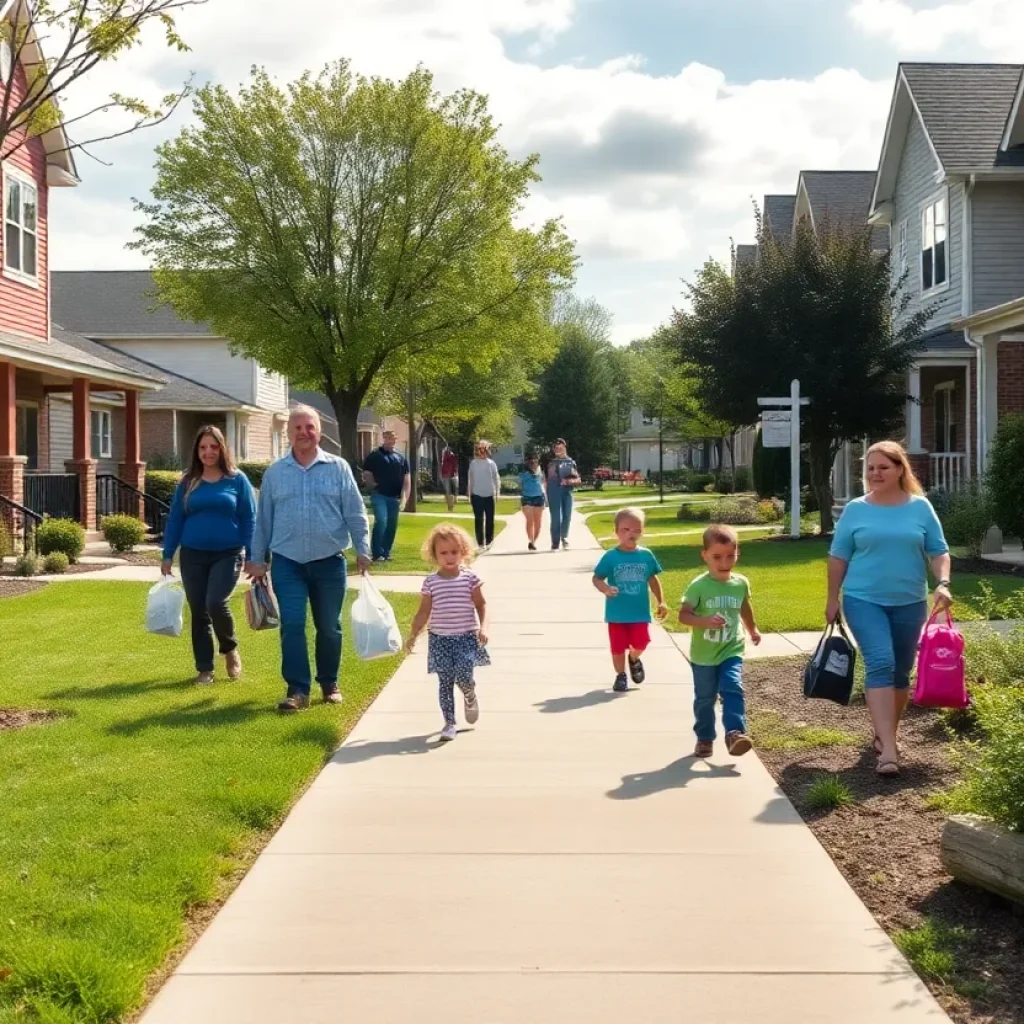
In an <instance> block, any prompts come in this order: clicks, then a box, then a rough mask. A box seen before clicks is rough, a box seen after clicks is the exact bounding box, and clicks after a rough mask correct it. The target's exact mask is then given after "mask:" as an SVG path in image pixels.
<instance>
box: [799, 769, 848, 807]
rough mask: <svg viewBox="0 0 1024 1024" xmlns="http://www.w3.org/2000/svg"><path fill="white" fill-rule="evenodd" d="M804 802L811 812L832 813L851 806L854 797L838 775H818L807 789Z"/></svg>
mask: <svg viewBox="0 0 1024 1024" xmlns="http://www.w3.org/2000/svg"><path fill="white" fill-rule="evenodd" d="M805 800H806V803H807V806H808V807H809V808H810V809H811V810H812V811H834V810H837V809H838V808H840V807H846V806H847V805H848V804H852V803H853V802H854V801H855V800H856V797H854V795H853V790H852V789H850V787H849V786H848V785H847V784H846V783H845V782H843V780H842V779H841V778H839V776H838V775H819V776H818V777H817V778H816V779H815V780H814V781H813V782H812V783H811V784H810V786H808V787H807V796H806V798H805Z"/></svg>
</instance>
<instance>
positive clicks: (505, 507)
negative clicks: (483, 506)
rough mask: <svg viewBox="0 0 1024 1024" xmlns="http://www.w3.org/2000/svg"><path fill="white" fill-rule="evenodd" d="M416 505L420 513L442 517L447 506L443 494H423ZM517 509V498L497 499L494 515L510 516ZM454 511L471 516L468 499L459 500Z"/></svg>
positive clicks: (471, 510)
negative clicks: (433, 513) (432, 513)
mask: <svg viewBox="0 0 1024 1024" xmlns="http://www.w3.org/2000/svg"><path fill="white" fill-rule="evenodd" d="M417 504H418V505H419V506H420V511H421V512H437V513H439V514H441V515H443V514H444V513H446V512H447V511H448V506H447V505H445V501H444V495H443V494H425V495H424V496H423V497H422V498H421V499H420V500H419V502H418V503H417ZM519 509H520V503H519V499H518V498H514V497H508V496H505V497H503V498H499V499H498V503H497V505H495V508H494V512H495V515H499V516H511V515H514V514H515V513H516V512H518V511H519ZM455 511H456V512H458V513H460V514H462V515H469V516H471V515H472V514H473V509H472V507H471V506H470V504H469V498H459V500H458V501H457V502H456V504H455ZM470 525H472V524H470ZM470 532H472V531H470Z"/></svg>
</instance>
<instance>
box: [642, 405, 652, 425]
mask: <svg viewBox="0 0 1024 1024" xmlns="http://www.w3.org/2000/svg"><path fill="white" fill-rule="evenodd" d="M640 422H641V423H642V424H643V425H644V426H645V427H653V426H654V413H652V412H649V411H648V410H646V409H645V410H644V411H643V412H642V413H641V414H640Z"/></svg>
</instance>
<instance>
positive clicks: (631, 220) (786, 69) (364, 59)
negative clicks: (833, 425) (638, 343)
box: [50, 0, 1024, 343]
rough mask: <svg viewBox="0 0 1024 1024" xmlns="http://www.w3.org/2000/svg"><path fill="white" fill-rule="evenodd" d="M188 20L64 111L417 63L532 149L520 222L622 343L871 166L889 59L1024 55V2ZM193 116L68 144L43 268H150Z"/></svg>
mask: <svg viewBox="0 0 1024 1024" xmlns="http://www.w3.org/2000/svg"><path fill="white" fill-rule="evenodd" d="M178 24H179V29H180V31H181V33H182V34H183V35H184V37H185V38H186V40H187V42H188V43H189V44H190V46H191V51H190V52H189V53H186V54H177V53H172V52H170V51H168V50H167V48H166V47H165V46H164V45H163V42H162V38H161V37H160V36H159V35H158V34H153V35H152V36H151V37H150V38H149V39H147V40H146V41H145V45H144V46H142V47H139V48H137V49H135V50H134V51H132V52H131V53H130V54H129V55H127V56H126V57H125V58H123V59H122V60H120V61H119V62H118V63H117V64H116V65H112V66H106V67H100V68H97V69H96V70H95V71H94V72H93V73H92V74H91V75H90V76H89V77H88V78H87V79H82V80H80V82H79V83H77V85H76V88H75V92H74V93H73V94H69V95H68V96H67V98H66V99H65V103H64V109H65V111H66V113H67V115H68V116H75V115H76V114H77V113H80V112H84V111H86V110H89V109H92V108H93V107H95V106H97V105H98V104H99V103H101V102H102V101H103V99H104V98H105V97H106V96H108V95H109V94H110V93H111V92H112V91H117V92H120V93H122V94H126V95H132V96H140V97H143V98H146V99H150V100H157V99H159V97H161V96H163V95H164V94H166V93H167V92H168V91H169V90H171V89H173V88H174V87H175V86H176V85H177V84H180V83H181V82H182V81H184V80H185V78H186V77H187V76H188V75H190V74H192V75H194V76H195V77H194V81H195V82H196V83H198V84H202V83H205V82H216V83H218V84H220V85H223V86H225V87H226V88H228V89H231V90H234V89H237V87H238V86H239V85H240V84H242V83H243V82H244V81H245V80H246V79H247V78H248V75H249V70H250V68H251V67H252V66H253V65H262V66H264V67H266V68H267V70H268V71H269V72H270V73H271V74H272V75H273V76H275V77H277V78H278V79H280V80H281V81H282V82H287V81H289V80H291V79H294V78H296V77H298V75H300V74H301V73H302V72H303V71H305V70H313V71H316V70H319V69H320V68H321V67H322V66H323V65H324V64H325V63H327V62H328V61H331V60H335V59H338V58H342V57H344V58H348V59H349V60H350V61H351V62H352V65H353V67H354V68H355V70H356V71H357V72H360V73H364V74H372V75H382V76H386V77H391V78H398V77H401V76H404V75H405V74H407V73H408V72H409V71H410V70H412V69H413V68H414V67H416V66H417V65H418V64H422V65H424V66H425V67H427V68H429V69H430V70H431V71H432V72H433V73H434V75H435V81H436V84H437V86H438V88H439V89H440V90H442V91H445V92H447V91H451V90H453V89H455V88H459V87H471V88H473V89H476V90H478V91H480V92H484V93H486V94H487V95H488V96H489V98H490V105H491V110H492V111H493V113H494V115H495V118H496V120H497V121H498V122H499V123H500V124H501V125H502V128H501V134H500V139H501V142H502V143H503V144H504V145H505V147H506V148H507V149H508V150H509V151H510V152H511V153H513V154H515V155H517V156H523V155H526V154H528V153H531V152H536V153H539V155H540V158H541V161H540V173H541V175H542V179H543V180H542V181H541V182H539V183H538V184H537V185H536V186H535V187H534V189H533V192H532V194H531V196H530V199H529V201H528V203H527V205H526V208H525V210H524V211H523V214H522V216H523V220H524V222H525V223H540V222H541V221H543V220H545V219H547V218H548V217H552V216H559V217H561V218H562V219H563V220H564V223H565V225H566V228H567V230H568V231H569V233H570V235H571V236H572V237H573V238H574V239H575V240H576V243H577V251H578V254H579V256H580V260H581V267H580V271H579V274H578V277H577V282H576V290H577V291H578V292H579V293H580V294H581V295H584V296H593V297H594V298H596V299H597V300H598V301H599V302H601V303H602V304H603V305H605V306H606V307H607V308H608V309H609V310H611V312H612V313H613V315H614V328H613V337H614V340H615V341H616V342H618V343H625V342H628V341H630V340H633V339H634V338H640V337H644V336H646V335H647V334H649V333H650V332H651V330H653V329H654V328H655V327H657V326H658V324H660V323H662V322H664V321H665V320H666V319H667V318H668V317H669V316H670V315H671V312H672V310H673V308H676V307H679V306H682V305H684V304H685V287H686V282H687V281H692V280H693V277H694V274H695V273H696V272H697V271H698V270H699V268H700V267H701V266H702V265H703V264H704V262H705V261H706V260H707V259H709V258H713V259H717V260H720V261H723V262H727V261H728V258H729V251H730V245H731V243H732V242H735V243H737V244H739V243H743V242H750V241H752V240H753V235H754V217H753V207H752V204H753V203H754V202H755V201H756V202H757V203H760V202H761V200H762V197H763V196H764V195H765V194H770V193H774V192H792V191H794V189H795V187H796V180H797V175H798V173H799V172H800V170H802V169H808V170H809V169H814V170H821V169H843V170H863V169H874V168H875V167H876V166H877V164H878V156H879V152H880V149H881V143H882V137H883V134H884V130H885V121H886V117H887V114H888V110H889V102H890V98H891V95H892V89H893V83H894V80H895V75H896V68H897V65H898V63H899V62H900V61H901V60H917V61H922V60H924V61H928V60H965V61H1024V47H1020V46H1019V45H1018V46H1016V47H1015V46H1013V45H1012V41H1013V40H1014V39H1016V40H1018V41H1019V40H1020V39H1022V38H1024V2H1022V0H289V2H288V3H287V4H281V3H278V2H271V0H208V3H206V4H205V5H204V6H201V7H196V8H192V9H186V10H184V11H182V12H180V13H179V16H178ZM191 116H192V114H191V109H190V108H189V107H182V108H181V109H179V110H178V111H177V112H176V113H175V115H174V116H173V118H172V119H171V120H170V121H168V122H167V123H165V124H163V125H160V126H159V127H157V128H153V129H149V130H147V131H144V132H140V133H136V134H134V135H132V136H130V137H127V138H125V139H120V140H115V141H111V142H106V143H102V144H97V145H96V146H94V147H92V148H91V153H92V154H93V155H94V157H95V158H94V157H92V156H86V155H79V157H78V166H79V173H80V175H81V177H82V179H83V181H82V184H81V185H80V186H79V187H78V188H75V189H54V190H53V193H52V198H51V213H50V242H51V267H52V269H54V270H84V269H94V270H102V269H132V268H139V267H144V266H145V265H146V263H145V258H144V257H143V256H141V255H140V254H138V253H136V252H134V251H132V250H128V249H126V248H125V245H126V243H127V242H129V241H131V240H132V238H133V237H134V235H133V232H134V228H135V226H136V224H137V223H138V215H137V214H136V213H135V211H134V207H133V203H132V198H133V197H135V198H140V199H145V198H147V197H148V194H149V189H150V187H151V185H152V182H153V170H152V166H153V149H154V147H155V146H156V145H157V144H158V143H159V142H161V141H162V140H164V139H167V138H171V137H173V136H175V135H176V134H177V133H178V132H180V131H181V129H182V128H183V127H184V126H185V125H186V124H188V122H189V120H190V118H191ZM86 124H89V122H86ZM92 124H93V125H94V127H93V130H92V133H91V134H93V135H95V134H98V133H102V132H104V131H106V130H108V129H109V128H111V127H116V122H114V121H110V122H106V121H104V122H92ZM81 134H84V131H83V130H81V129H80V135H81Z"/></svg>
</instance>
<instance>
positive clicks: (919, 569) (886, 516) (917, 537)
mask: <svg viewBox="0 0 1024 1024" xmlns="http://www.w3.org/2000/svg"><path fill="white" fill-rule="evenodd" d="M947 551H949V547H948V545H947V544H946V538H945V537H944V536H943V533H942V524H941V523H940V522H939V517H938V516H937V515H936V514H935V509H933V508H932V506H931V502H929V501H928V500H927V499H926V498H922V497H919V496H918V495H915V494H912V495H910V500H909V501H907V502H905V503H904V504H902V505H875V504H873V503H872V502H870V501H867V500H866V499H865V498H856V499H854V500H853V501H851V502H850V503H849V504H848V505H847V506H846V508H845V509H843V514H842V516H840V518H839V522H838V523H837V524H836V532H835V537H834V538H833V539H832V550H831V551H830V552H829V554H831V555H832V557H833V558H841V559H842V560H843V561H844V562H846V563H848V568H847V570H846V579H845V580H844V581H843V594H844V595H845V596H846V597H854V598H858V599H859V600H861V601H870V602H871V603H872V604H879V605H884V606H886V607H898V606H900V605H908V604H916V603H917V602H918V601H926V600H927V599H928V566H927V562H926V561H925V560H926V558H932V557H934V556H935V555H944V554H945V553H946V552H947Z"/></svg>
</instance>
